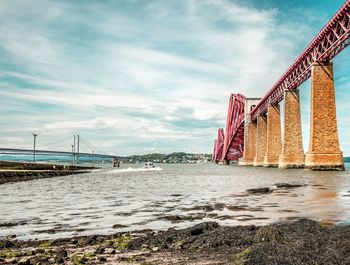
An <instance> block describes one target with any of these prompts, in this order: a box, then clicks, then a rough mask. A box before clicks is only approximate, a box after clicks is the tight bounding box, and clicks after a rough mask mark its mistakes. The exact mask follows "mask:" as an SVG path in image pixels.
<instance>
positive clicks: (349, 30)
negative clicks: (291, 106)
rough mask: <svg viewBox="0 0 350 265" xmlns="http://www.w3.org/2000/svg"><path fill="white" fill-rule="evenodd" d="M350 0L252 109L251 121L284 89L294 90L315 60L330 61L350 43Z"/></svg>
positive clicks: (309, 73)
mask: <svg viewBox="0 0 350 265" xmlns="http://www.w3.org/2000/svg"><path fill="white" fill-rule="evenodd" d="M349 36H350V0H347V1H346V2H345V3H344V5H343V6H342V7H341V8H340V9H339V10H338V12H337V13H336V14H335V15H334V16H333V17H332V19H331V20H330V21H329V22H328V23H327V24H326V25H325V26H324V27H323V29H322V30H321V31H320V32H319V33H318V34H317V35H316V37H315V38H314V39H313V40H312V41H311V42H310V44H309V45H308V46H307V47H306V48H305V50H304V51H303V52H302V53H301V54H300V55H299V56H298V57H297V59H296V60H295V61H294V62H293V64H292V65H291V66H290V67H289V68H288V69H287V71H286V72H285V73H284V74H283V75H282V76H281V78H280V79H279V80H278V81H277V82H276V83H275V84H274V85H273V86H272V88H271V89H270V90H269V91H268V92H267V93H266V94H265V96H264V97H263V98H262V99H261V101H260V102H259V103H258V104H257V105H256V107H255V108H254V109H253V110H252V111H251V117H252V120H256V118H257V117H258V115H260V114H264V113H265V112H266V111H267V107H268V105H269V104H272V105H275V104H277V103H279V102H280V101H282V100H283V92H284V90H286V89H287V90H295V89H297V88H298V87H299V86H300V85H301V84H302V83H303V82H304V81H305V80H307V79H308V78H309V77H310V76H311V66H312V64H313V63H314V62H319V61H330V60H332V59H333V58H334V57H335V56H337V55H338V54H339V53H340V52H341V51H342V50H344V49H345V48H346V47H347V46H348V45H349V44H350V39H349Z"/></svg>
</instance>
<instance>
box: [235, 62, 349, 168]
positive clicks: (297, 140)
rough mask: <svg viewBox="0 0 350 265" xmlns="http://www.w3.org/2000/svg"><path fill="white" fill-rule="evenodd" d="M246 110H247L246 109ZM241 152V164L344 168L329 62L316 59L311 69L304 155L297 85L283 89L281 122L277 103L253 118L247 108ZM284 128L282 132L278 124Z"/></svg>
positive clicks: (331, 65)
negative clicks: (308, 118)
mask: <svg viewBox="0 0 350 265" xmlns="http://www.w3.org/2000/svg"><path fill="white" fill-rule="evenodd" d="M246 111H248V110H246ZM246 113H247V114H246V118H245V131H244V153H243V157H242V158H241V159H240V161H239V164H240V165H254V166H265V167H278V168H304V167H305V168H306V169H310V170H344V161H343V153H342V152H341V151H340V147H339V139H338V129H337V117H336V104H335V92H334V80H333V64H332V63H331V62H315V63H313V65H312V70H311V104H310V141H309V148H308V152H307V153H306V155H304V149H303V140H302V129H301V114H300V98H299V91H298V89H295V90H285V91H284V104H283V124H282V123H281V118H280V107H279V105H278V104H277V105H271V104H270V105H269V106H268V108H267V113H266V114H260V115H259V116H258V117H257V119H256V121H252V119H251V116H250V114H249V112H246ZM282 126H283V130H282V132H283V133H281V127H282Z"/></svg>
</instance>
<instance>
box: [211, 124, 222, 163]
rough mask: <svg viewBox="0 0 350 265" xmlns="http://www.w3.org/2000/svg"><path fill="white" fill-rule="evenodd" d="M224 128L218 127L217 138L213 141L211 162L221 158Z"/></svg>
mask: <svg viewBox="0 0 350 265" xmlns="http://www.w3.org/2000/svg"><path fill="white" fill-rule="evenodd" d="M224 137H225V136H224V129H223V128H219V129H218V139H217V140H215V141H214V156H213V159H212V160H213V162H218V161H220V160H222V151H223V147H224Z"/></svg>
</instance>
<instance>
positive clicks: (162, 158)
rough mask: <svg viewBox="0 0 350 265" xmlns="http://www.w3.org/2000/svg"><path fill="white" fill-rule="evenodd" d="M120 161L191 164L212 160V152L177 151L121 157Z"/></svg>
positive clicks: (128, 162)
mask: <svg viewBox="0 0 350 265" xmlns="http://www.w3.org/2000/svg"><path fill="white" fill-rule="evenodd" d="M120 161H121V162H122V163H126V164H139V163H143V162H153V163H170V164H179V163H185V164H191V163H208V162H210V161H211V154H189V153H184V152H176V153H171V154H146V155H131V156H127V157H120Z"/></svg>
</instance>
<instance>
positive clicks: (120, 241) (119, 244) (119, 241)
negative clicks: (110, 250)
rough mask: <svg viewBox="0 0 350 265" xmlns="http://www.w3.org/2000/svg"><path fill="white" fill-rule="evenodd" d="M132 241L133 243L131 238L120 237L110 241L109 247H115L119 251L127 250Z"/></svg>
mask: <svg viewBox="0 0 350 265" xmlns="http://www.w3.org/2000/svg"><path fill="white" fill-rule="evenodd" d="M130 241H131V236H120V237H117V238H113V239H111V240H108V242H107V245H109V246H114V247H115V248H117V249H118V250H125V249H127V248H128V246H129V243H130Z"/></svg>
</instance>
